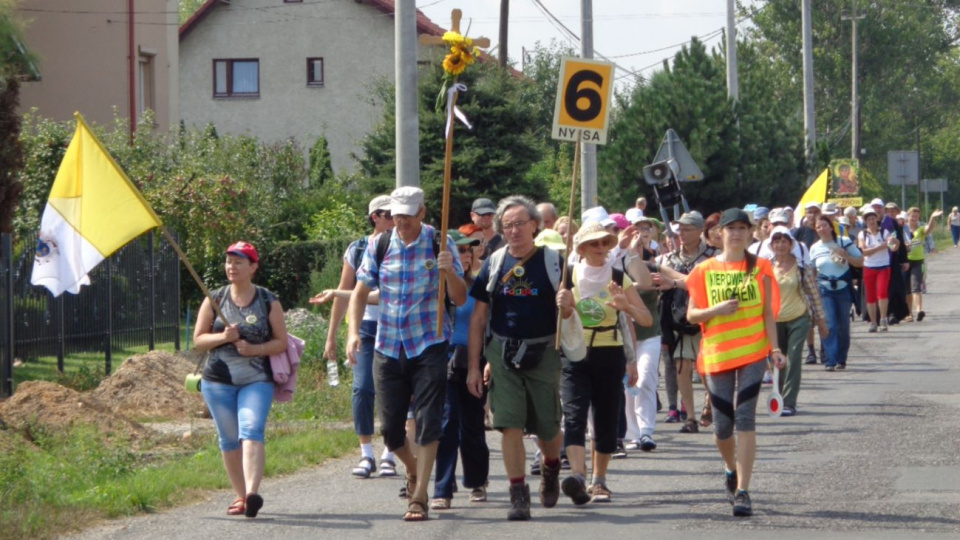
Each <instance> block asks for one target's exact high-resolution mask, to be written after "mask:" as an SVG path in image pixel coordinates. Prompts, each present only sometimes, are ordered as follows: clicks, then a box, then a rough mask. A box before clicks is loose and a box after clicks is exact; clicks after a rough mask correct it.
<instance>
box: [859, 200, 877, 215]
mask: <svg viewBox="0 0 960 540" xmlns="http://www.w3.org/2000/svg"><path fill="white" fill-rule="evenodd" d="M860 213H861V214H863V215H864V217H866V215H867V214H873V215H877V211H876V210H874V208H873V203H871V204H867V205H864V207H863V208H861V209H860Z"/></svg>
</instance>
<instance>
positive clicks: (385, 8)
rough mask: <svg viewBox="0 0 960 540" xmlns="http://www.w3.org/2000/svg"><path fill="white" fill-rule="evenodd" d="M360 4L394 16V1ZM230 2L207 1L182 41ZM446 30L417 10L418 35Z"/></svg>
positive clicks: (190, 21) (184, 31)
mask: <svg viewBox="0 0 960 540" xmlns="http://www.w3.org/2000/svg"><path fill="white" fill-rule="evenodd" d="M356 1H357V3H358V4H367V5H369V6H370V7H372V8H376V9H378V10H380V11H382V12H383V13H387V14H391V15H392V14H393V12H394V9H395V5H394V0H356ZM223 3H227V4H229V2H224V0H207V1H206V2H204V3H203V5H202V6H200V7H199V8H198V9H197V11H196V12H194V14H193V15H191V16H190V18H189V19H187V21H186V22H185V23H183V24H182V25H181V26H180V39H181V40H182V39H183V38H184V37H186V35H187V34H189V33H190V31H191V30H193V29H194V28H195V27H196V26H197V25H198V24H200V21H202V20H203V19H204V18H206V16H207V15H209V14H210V13H211V12H212V11H213V10H214V9H215V8H216V7H217V6H219V5H220V4H223ZM444 31H445V30H444V29H443V28H441V27H440V26H438V25H437V24H436V23H434V22H433V21H431V20H430V19H429V18H428V17H427V16H426V15H424V14H423V12H422V11H420V10H419V9H418V10H417V33H418V34H428V35H431V36H442V35H443V33H444Z"/></svg>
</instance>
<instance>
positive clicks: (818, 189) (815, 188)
mask: <svg viewBox="0 0 960 540" xmlns="http://www.w3.org/2000/svg"><path fill="white" fill-rule="evenodd" d="M829 178H830V169H824V170H823V172H822V173H820V176H818V177H817V179H816V180H814V181H813V183H812V184H810V187H808V188H807V191H806V192H804V194H803V197H800V202H798V203H797V207H796V208H795V209H794V211H793V226H794V227H799V226H800V224H801V223H803V214H804V213H805V212H806V208H805V207H806V206H807V203H810V202H815V203H818V204H822V203H824V202H826V200H827V184H828V180H829Z"/></svg>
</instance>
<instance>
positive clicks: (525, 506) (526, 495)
mask: <svg viewBox="0 0 960 540" xmlns="http://www.w3.org/2000/svg"><path fill="white" fill-rule="evenodd" d="M507 519H508V520H510V521H527V520H529V519H530V486H528V485H527V484H513V485H511V486H510V511H509V512H507Z"/></svg>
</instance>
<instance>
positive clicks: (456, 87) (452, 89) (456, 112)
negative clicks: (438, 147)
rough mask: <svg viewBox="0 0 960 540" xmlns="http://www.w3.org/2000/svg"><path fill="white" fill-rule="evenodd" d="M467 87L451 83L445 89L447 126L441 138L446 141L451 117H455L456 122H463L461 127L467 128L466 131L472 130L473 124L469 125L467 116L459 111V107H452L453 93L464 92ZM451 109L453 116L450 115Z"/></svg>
mask: <svg viewBox="0 0 960 540" xmlns="http://www.w3.org/2000/svg"><path fill="white" fill-rule="evenodd" d="M466 91H467V85H465V84H463V83H453V84H452V85H451V86H450V88H448V89H447V125H446V126H445V127H444V129H443V138H444V139H446V138H447V137H448V136H449V134H450V119H451V117H452V116H454V115H455V116H456V117H457V119H458V120H460V121H461V122H463V125H465V126H467V129H473V124H471V123H470V120H469V119H468V118H467V115H466V114H464V113H463V111H461V110H460V107H454V105H453V93H454V92H466ZM451 108H453V114H450V112H451V111H450V109H451Z"/></svg>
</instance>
